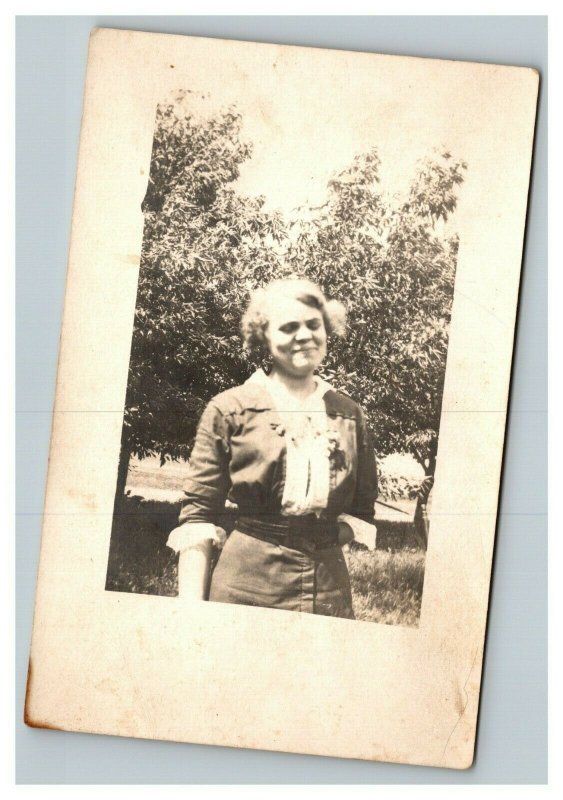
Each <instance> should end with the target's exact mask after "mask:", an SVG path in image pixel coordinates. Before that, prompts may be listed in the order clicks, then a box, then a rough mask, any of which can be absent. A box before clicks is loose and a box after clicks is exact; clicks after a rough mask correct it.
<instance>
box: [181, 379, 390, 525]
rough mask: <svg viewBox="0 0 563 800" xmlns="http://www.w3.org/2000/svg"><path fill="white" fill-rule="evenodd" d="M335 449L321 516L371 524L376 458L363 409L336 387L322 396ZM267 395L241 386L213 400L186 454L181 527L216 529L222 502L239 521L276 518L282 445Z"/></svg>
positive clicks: (280, 491) (259, 389)
mask: <svg viewBox="0 0 563 800" xmlns="http://www.w3.org/2000/svg"><path fill="white" fill-rule="evenodd" d="M324 402H325V407H326V412H327V415H328V418H329V421H328V427H329V430H330V431H334V432H335V436H334V438H335V440H336V446H335V449H334V450H333V452H332V454H331V458H330V492H329V498H328V505H327V509H326V516H327V517H334V516H338V514H341V513H343V512H346V513H348V514H352V515H353V516H356V517H359V518H360V519H363V520H364V521H366V522H370V523H373V522H374V503H375V499H376V496H377V474H376V465H375V454H374V450H373V446H372V443H371V438H370V435H369V432H368V429H367V426H366V421H365V417H364V414H363V412H362V410H361V408H360V407H359V406H358V405H357V404H356V403H355V402H354V401H353V400H351V399H350V398H349V397H348V396H347V395H345V394H342V393H341V392H337V391H334V390H330V391H328V392H327V393H326V394H325V396H324ZM283 433H284V431H283V427H282V426H281V421H280V417H279V416H278V414H277V412H276V409H275V408H274V406H273V401H272V399H271V397H270V395H269V393H268V392H267V391H266V390H265V389H264V388H263V387H261V386H259V385H256V384H254V385H253V384H249V383H245V384H243V385H241V386H237V387H235V388H233V389H229V390H227V391H226V392H222V393H221V394H219V395H217V396H216V397H214V398H213V400H211V402H210V403H209V405H208V406H207V408H206V409H205V411H204V412H203V415H202V417H201V420H200V423H199V427H198V431H197V435H196V440H195V444H194V448H193V451H192V455H191V459H190V464H189V472H188V478H187V481H186V484H185V495H186V500H185V502H184V505H183V507H182V510H181V513H180V523H184V522H211V523H213V524H216V525H217V524H222V515H223V514H224V510H225V502H226V500H227V499H228V500H229V501H230V502H231V503H234V504H236V506H238V512H237V513H238V514H239V515H240V516H250V517H261V516H265V517H267V516H268V515H275V514H279V512H280V509H281V501H282V496H283V490H284V480H285V440H284V435H283Z"/></svg>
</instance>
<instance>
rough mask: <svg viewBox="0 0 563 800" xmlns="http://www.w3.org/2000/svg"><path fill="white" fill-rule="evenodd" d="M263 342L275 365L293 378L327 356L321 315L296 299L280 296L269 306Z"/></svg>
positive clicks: (317, 364) (302, 374) (313, 367)
mask: <svg viewBox="0 0 563 800" xmlns="http://www.w3.org/2000/svg"><path fill="white" fill-rule="evenodd" d="M266 341H267V342H268V346H269V348H270V353H271V356H272V359H273V361H274V367H275V368H277V369H278V370H280V371H281V372H284V373H286V374H287V375H291V376H292V377H296V378H297V377H304V376H305V375H308V374H310V373H312V372H313V370H315V369H316V368H317V367H318V366H319V365H320V364H321V363H322V361H323V359H324V357H325V356H326V329H325V325H324V320H323V315H322V313H321V312H320V311H319V310H318V309H316V308H312V307H311V306H306V305H305V304H304V303H301V302H300V301H299V300H296V299H295V298H291V297H284V296H283V295H280V296H279V297H277V298H276V300H275V302H273V303H272V304H271V308H270V309H269V314H268V327H267V328H266Z"/></svg>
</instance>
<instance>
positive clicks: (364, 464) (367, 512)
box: [349, 408, 377, 525]
mask: <svg viewBox="0 0 563 800" xmlns="http://www.w3.org/2000/svg"><path fill="white" fill-rule="evenodd" d="M356 446H357V448H358V472H357V476H356V491H355V493H354V498H353V500H352V504H351V506H350V511H349V513H350V514H351V515H352V516H354V517H358V518H359V519H361V520H363V521H364V522H368V523H370V524H371V525H375V501H376V498H377V466H376V462H375V451H374V449H373V442H372V438H371V434H370V432H369V430H368V427H367V423H366V419H365V416H364V413H363V411H362V410H361V409H360V408H358V416H357V418H356Z"/></svg>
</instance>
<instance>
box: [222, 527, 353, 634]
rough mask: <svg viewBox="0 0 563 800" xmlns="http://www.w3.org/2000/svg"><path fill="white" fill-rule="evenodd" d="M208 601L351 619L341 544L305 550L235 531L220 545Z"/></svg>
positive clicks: (350, 597)
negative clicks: (311, 550) (306, 551)
mask: <svg viewBox="0 0 563 800" xmlns="http://www.w3.org/2000/svg"><path fill="white" fill-rule="evenodd" d="M209 599H210V600H211V601H214V602H217V603H238V604H240V605H245V606H263V607H266V608H280V609H285V610H286V611H304V612H306V613H309V614H323V615H325V616H330V617H345V618H347V619H354V611H353V608H352V592H351V589H350V577H349V575H348V568H347V566H346V561H345V559H344V555H343V553H342V548H340V547H339V546H338V545H332V546H330V547H325V548H322V549H319V550H315V551H313V552H310V553H309V552H308V553H304V552H302V551H301V550H294V549H292V548H290V547H285V546H284V545H281V544H274V543H272V542H268V541H263V540H262V539H258V538H255V537H254V536H249V535H247V534H245V533H241V532H240V531H237V530H235V531H233V532H232V533H231V535H230V536H229V538H228V539H227V542H226V543H225V546H224V547H223V551H222V553H221V555H220V557H219V561H218V563H217V566H216V567H215V570H214V572H213V576H212V578H211V588H210V592H209Z"/></svg>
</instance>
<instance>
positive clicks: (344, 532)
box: [338, 520, 354, 547]
mask: <svg viewBox="0 0 563 800" xmlns="http://www.w3.org/2000/svg"><path fill="white" fill-rule="evenodd" d="M353 539H354V531H353V530H352V528H351V526H350V525H348V523H347V522H343V521H342V520H338V544H339V545H340V547H344V545H345V544H349V543H350V542H351V541H353Z"/></svg>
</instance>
